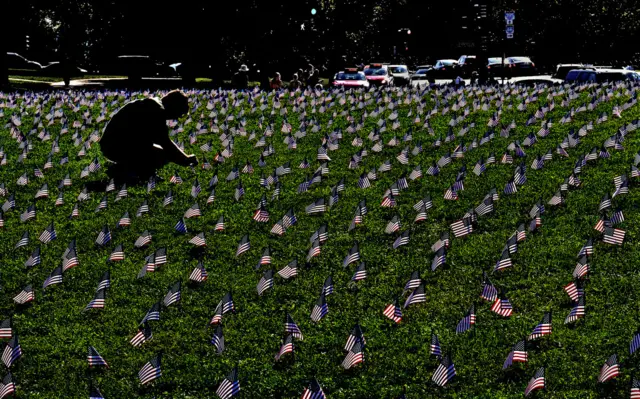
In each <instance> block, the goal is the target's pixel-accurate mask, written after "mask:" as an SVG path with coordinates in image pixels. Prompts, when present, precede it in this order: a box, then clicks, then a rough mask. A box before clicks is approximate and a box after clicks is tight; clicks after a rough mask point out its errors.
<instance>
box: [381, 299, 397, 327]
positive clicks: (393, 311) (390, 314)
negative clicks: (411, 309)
mask: <svg viewBox="0 0 640 399" xmlns="http://www.w3.org/2000/svg"><path fill="white" fill-rule="evenodd" d="M382 314H383V315H385V317H387V318H389V319H391V320H392V321H393V322H394V323H400V321H401V320H402V308H401V307H400V305H399V304H398V298H396V299H394V301H393V303H391V304H389V305H387V306H386V307H385V308H384V310H383V311H382Z"/></svg>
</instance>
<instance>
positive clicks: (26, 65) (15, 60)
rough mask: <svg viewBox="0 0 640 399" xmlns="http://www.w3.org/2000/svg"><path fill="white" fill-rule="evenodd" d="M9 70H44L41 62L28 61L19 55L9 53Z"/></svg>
mask: <svg viewBox="0 0 640 399" xmlns="http://www.w3.org/2000/svg"><path fill="white" fill-rule="evenodd" d="M7 68H9V69H24V70H28V71H39V70H41V69H42V65H41V64H40V63H39V62H35V61H31V60H28V59H26V58H24V57H23V56H21V55H20V54H18V53H7Z"/></svg>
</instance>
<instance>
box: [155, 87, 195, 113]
mask: <svg viewBox="0 0 640 399" xmlns="http://www.w3.org/2000/svg"><path fill="white" fill-rule="evenodd" d="M161 101H162V106H163V107H164V112H165V115H166V118H167V119H178V118H180V117H181V116H182V115H185V114H186V113H187V112H189V101H188V100H187V96H186V95H185V94H184V93H183V92H181V91H180V90H172V91H170V92H168V93H167V94H165V95H164V97H162V99H161Z"/></svg>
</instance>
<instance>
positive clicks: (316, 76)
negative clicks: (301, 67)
mask: <svg viewBox="0 0 640 399" xmlns="http://www.w3.org/2000/svg"><path fill="white" fill-rule="evenodd" d="M311 67H313V65H311ZM318 83H320V71H319V70H317V69H314V70H313V71H312V72H311V76H309V78H308V79H307V86H311V87H315V86H316V85H317V84H318Z"/></svg>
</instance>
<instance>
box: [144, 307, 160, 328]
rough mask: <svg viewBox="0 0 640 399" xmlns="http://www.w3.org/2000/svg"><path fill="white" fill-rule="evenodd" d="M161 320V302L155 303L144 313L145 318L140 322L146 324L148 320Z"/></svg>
mask: <svg viewBox="0 0 640 399" xmlns="http://www.w3.org/2000/svg"><path fill="white" fill-rule="evenodd" d="M158 320H160V302H156V303H154V304H153V305H152V306H151V308H150V309H149V310H148V311H147V313H146V314H145V315H144V318H143V319H142V321H141V322H140V324H144V323H145V322H147V321H158Z"/></svg>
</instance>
